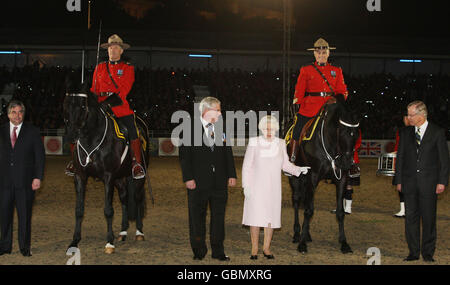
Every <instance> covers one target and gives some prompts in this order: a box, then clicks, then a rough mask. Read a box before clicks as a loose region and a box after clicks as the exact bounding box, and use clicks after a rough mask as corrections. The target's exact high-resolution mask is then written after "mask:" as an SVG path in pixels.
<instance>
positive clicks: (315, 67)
mask: <svg viewBox="0 0 450 285" xmlns="http://www.w3.org/2000/svg"><path fill="white" fill-rule="evenodd" d="M311 65H312V67H314V69H315V70H317V72H319V74H320V76H322V78H323V80H325V82H326V83H327V85H328V87H329V88H330V90H331V92H333V93H334V89H333V87H331V84H330V82H328V80H327V78H326V77H325V75H323V73H322V72H321V71H320V70H319V69H318V68H317V66H316V65H315V64H314V63H313V64H311ZM110 76H111V75H110Z"/></svg>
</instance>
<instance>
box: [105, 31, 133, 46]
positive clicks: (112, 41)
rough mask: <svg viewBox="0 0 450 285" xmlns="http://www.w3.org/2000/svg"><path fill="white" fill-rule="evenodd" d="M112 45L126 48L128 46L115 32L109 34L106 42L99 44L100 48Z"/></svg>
mask: <svg viewBox="0 0 450 285" xmlns="http://www.w3.org/2000/svg"><path fill="white" fill-rule="evenodd" d="M112 45H119V46H121V47H122V48H123V49H127V48H129V47H130V45H129V44H126V43H124V42H123V41H122V39H121V38H120V37H119V36H118V35H116V34H114V35H112V36H110V37H109V38H108V42H107V43H104V44H101V45H100V47H102V48H108V47H110V46H112Z"/></svg>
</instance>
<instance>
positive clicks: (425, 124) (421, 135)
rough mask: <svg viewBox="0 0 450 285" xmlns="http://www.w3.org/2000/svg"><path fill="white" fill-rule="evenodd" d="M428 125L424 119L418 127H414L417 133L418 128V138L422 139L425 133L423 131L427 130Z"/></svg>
mask: <svg viewBox="0 0 450 285" xmlns="http://www.w3.org/2000/svg"><path fill="white" fill-rule="evenodd" d="M427 127H428V121H427V120H425V123H423V124H422V125H421V126H420V127H417V126H416V127H415V128H416V133H417V129H419V128H420V140H422V139H423V135H424V134H425V131H426V130H427Z"/></svg>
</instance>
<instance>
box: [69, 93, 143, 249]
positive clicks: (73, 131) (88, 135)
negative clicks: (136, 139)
mask: <svg viewBox="0 0 450 285" xmlns="http://www.w3.org/2000/svg"><path fill="white" fill-rule="evenodd" d="M70 89H71V88H70V87H68V93H67V94H66V97H65V99H64V122H65V125H66V137H67V139H68V140H69V141H73V142H76V145H75V151H74V153H73V162H74V168H75V176H74V181H75V190H76V210H75V215H76V225H75V232H74V235H73V240H72V243H71V244H70V246H69V247H78V243H79V242H80V240H81V222H82V219H83V216H84V200H85V191H86V184H87V180H88V178H89V177H94V178H95V179H98V180H101V181H103V183H104V185H105V206H104V214H105V217H106V221H107V242H108V243H107V245H106V247H105V252H106V253H113V252H114V234H113V230H112V219H113V215H114V209H113V194H114V187H116V188H117V189H118V192H119V197H120V201H121V204H122V230H121V233H120V236H119V240H125V238H126V234H127V232H126V231H127V229H128V227H129V221H134V220H135V221H136V229H137V231H136V239H137V240H143V230H142V228H143V224H142V221H143V218H144V216H145V212H146V201H145V187H144V186H145V185H144V184H145V180H146V179H145V178H144V179H138V180H136V179H133V178H132V176H131V167H132V153H131V148H130V147H129V146H128V144H127V140H126V137H127V134H126V130H124V129H123V128H119V127H118V124H117V121H116V120H114V119H113V117H112V116H111V115H110V114H109V113H108V112H105V111H104V110H103V109H102V108H101V106H100V104H99V103H98V102H97V97H96V95H95V94H92V93H90V92H88V91H86V90H85V91H84V92H83V91H78V92H74V90H73V88H72V90H70ZM82 89H86V88H85V87H84V88H82ZM119 100H120V99H119ZM136 124H137V125H138V129H139V135H140V138H141V140H144V142H143V144H142V145H143V148H145V149H144V150H143V152H144V155H143V157H144V159H145V162H146V163H145V165H146V166H148V160H149V159H148V158H149V144H148V143H147V142H148V133H147V132H148V131H147V128H146V127H145V126H143V122H142V121H141V120H136ZM150 190H151V189H150Z"/></svg>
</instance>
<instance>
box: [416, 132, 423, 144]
mask: <svg viewBox="0 0 450 285" xmlns="http://www.w3.org/2000/svg"><path fill="white" fill-rule="evenodd" d="M421 140H422V139H421V138H420V128H417V131H416V144H417V147H419V146H420V141H421Z"/></svg>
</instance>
